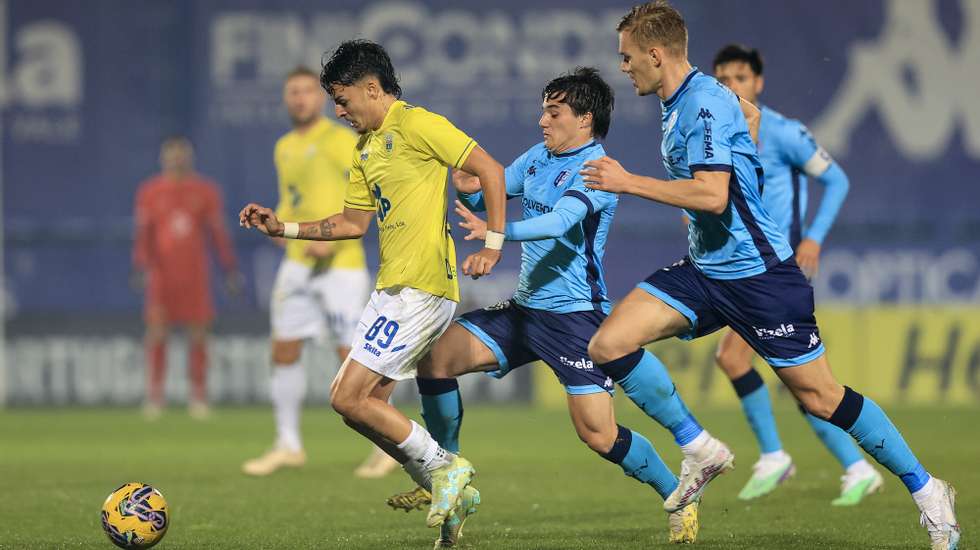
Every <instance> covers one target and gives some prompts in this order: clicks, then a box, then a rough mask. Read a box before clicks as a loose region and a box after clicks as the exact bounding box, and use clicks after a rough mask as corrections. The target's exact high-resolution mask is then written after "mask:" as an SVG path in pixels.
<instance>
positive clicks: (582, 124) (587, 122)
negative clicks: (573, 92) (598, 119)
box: [578, 112, 592, 128]
mask: <svg viewBox="0 0 980 550" xmlns="http://www.w3.org/2000/svg"><path fill="white" fill-rule="evenodd" d="M578 127H579V128H592V113H591V112H589V113H585V114H584V115H582V116H580V117H578Z"/></svg>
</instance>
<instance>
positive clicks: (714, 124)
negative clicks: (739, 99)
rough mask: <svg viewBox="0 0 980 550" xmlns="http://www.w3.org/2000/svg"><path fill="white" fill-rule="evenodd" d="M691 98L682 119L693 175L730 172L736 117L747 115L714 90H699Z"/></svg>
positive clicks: (689, 164) (737, 126) (736, 125)
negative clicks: (706, 91) (702, 91)
mask: <svg viewBox="0 0 980 550" xmlns="http://www.w3.org/2000/svg"><path fill="white" fill-rule="evenodd" d="M732 97H734V94H732ZM688 101H690V104H689V105H688V106H686V107H685V108H684V111H685V112H684V116H682V117H681V119H682V120H681V122H682V123H683V124H684V127H683V129H682V130H683V135H684V144H685V147H686V149H687V163H688V167H689V168H690V170H691V174H692V175H693V174H694V172H701V171H726V172H730V171H731V170H732V144H733V142H734V134H735V132H736V130H737V129H738V128H739V125H738V124H737V119H736V118H735V117H736V116H738V117H743V115H742V111H741V110H740V109H739V107H738V104H737V103H734V102H733V100H731V99H730V98H726V97H724V96H721V95H718V94H714V93H699V94H698V95H696V96H695V97H693V98H691V99H690V100H688ZM743 120H744V118H743ZM744 124H745V123H744V122H743V123H742V125H743V126H744Z"/></svg>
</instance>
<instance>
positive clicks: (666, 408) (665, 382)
mask: <svg viewBox="0 0 980 550" xmlns="http://www.w3.org/2000/svg"><path fill="white" fill-rule="evenodd" d="M598 367H599V369H600V370H601V371H602V372H603V373H605V374H606V376H608V377H610V378H612V379H613V380H614V381H615V382H616V383H617V384H619V385H620V386H621V387H622V388H623V391H624V392H626V395H627V396H629V398H630V399H631V400H633V403H636V405H637V406H638V407H640V408H641V409H643V412H645V413H647V415H648V416H649V417H650V418H653V419H654V420H656V421H657V422H659V423H660V425H661V426H663V427H665V428H667V429H668V430H670V433H672V434H674V441H676V442H677V444H678V445H686V444H688V443H690V442H691V441H692V440H693V439H694V438H695V437H697V436H698V434H700V433H701V432H702V431H704V428H702V427H701V425H700V424H698V422H697V420H695V419H694V416H693V415H692V414H691V413H690V412H689V411H688V410H687V407H686V406H684V402H683V401H682V400H681V397H680V396H679V395H677V388H675V387H674V382H673V381H672V380H671V379H670V375H669V374H668V373H667V369H666V367H664V364H663V363H661V362H660V360H659V359H657V358H656V357H655V356H654V355H653V354H652V353H650V352H648V351H646V350H644V349H638V350H636V351H635V352H633V353H631V354H629V355H625V356H623V357H620V358H619V359H616V360H613V361H610V362H608V363H603V364H601V365H598ZM644 441H646V440H644Z"/></svg>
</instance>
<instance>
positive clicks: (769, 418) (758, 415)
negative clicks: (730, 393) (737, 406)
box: [732, 369, 783, 453]
mask: <svg viewBox="0 0 980 550" xmlns="http://www.w3.org/2000/svg"><path fill="white" fill-rule="evenodd" d="M732 386H733V387H734V388H735V393H736V394H738V398H739V399H741V400H742V412H744V413H745V418H747V419H748V421H749V426H751V427H752V433H754V434H755V439H756V441H758V442H759V450H760V451H761V452H763V453H774V452H776V451H778V450H780V449H782V448H783V443H782V442H781V441H780V440H779V430H777V429H776V418H775V417H774V416H773V414H772V402H771V401H770V400H769V389H768V388H767V387H766V384H765V382H763V381H762V377H761V376H759V373H758V371H756V370H755V369H751V370H749V372H747V373H745V374H743V375H742V376H740V377H738V378H736V379H735V380H732Z"/></svg>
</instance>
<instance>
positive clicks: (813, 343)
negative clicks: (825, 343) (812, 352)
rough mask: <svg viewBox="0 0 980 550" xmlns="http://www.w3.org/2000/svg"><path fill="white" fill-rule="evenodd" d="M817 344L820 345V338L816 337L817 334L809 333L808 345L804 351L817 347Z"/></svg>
mask: <svg viewBox="0 0 980 550" xmlns="http://www.w3.org/2000/svg"><path fill="white" fill-rule="evenodd" d="M819 344H820V337H819V336H817V333H816V332H811V333H810V345H809V346H807V347H806V349H811V348H814V347H816V346H818V345H819Z"/></svg>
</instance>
